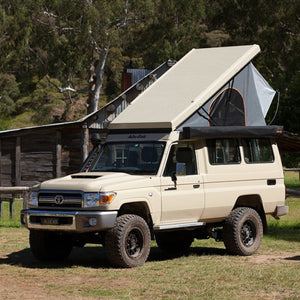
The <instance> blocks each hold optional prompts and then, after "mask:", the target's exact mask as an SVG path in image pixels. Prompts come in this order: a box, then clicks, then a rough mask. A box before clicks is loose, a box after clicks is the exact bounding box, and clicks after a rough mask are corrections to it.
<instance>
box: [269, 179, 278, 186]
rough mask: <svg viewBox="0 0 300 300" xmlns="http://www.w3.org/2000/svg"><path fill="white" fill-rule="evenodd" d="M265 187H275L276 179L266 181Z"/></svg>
mask: <svg viewBox="0 0 300 300" xmlns="http://www.w3.org/2000/svg"><path fill="white" fill-rule="evenodd" d="M267 185H276V179H268V180H267Z"/></svg>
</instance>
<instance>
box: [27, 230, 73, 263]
mask: <svg viewBox="0 0 300 300" xmlns="http://www.w3.org/2000/svg"><path fill="white" fill-rule="evenodd" d="M29 243H30V249H31V252H32V253H33V255H34V256H35V257H36V258H37V259H38V260H41V261H55V260H63V259H65V258H67V257H68V256H69V254H70V253H71V251H72V240H71V238H70V237H69V236H67V235H65V234H59V233H54V232H47V231H38V230H31V231H30V235H29Z"/></svg>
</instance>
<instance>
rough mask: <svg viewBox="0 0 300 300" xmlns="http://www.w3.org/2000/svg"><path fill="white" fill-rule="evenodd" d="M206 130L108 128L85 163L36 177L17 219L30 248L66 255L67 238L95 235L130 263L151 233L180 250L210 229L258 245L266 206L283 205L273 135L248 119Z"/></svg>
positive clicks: (278, 211) (70, 241) (146, 247)
mask: <svg viewBox="0 0 300 300" xmlns="http://www.w3.org/2000/svg"><path fill="white" fill-rule="evenodd" d="M225 129H226V128H225ZM230 130H232V129H231V128H230ZM274 130H275V131H276V130H277V128H275V129H274V127H270V128H268V129H264V131H265V133H264V135H267V136H270V135H271V131H272V132H274ZM208 131H209V135H210V136H209V137H207V138H200V137H197V136H192V137H186V136H184V134H182V136H181V137H180V135H179V132H172V133H170V134H165V133H152V134H149V133H135V134H131V133H130V134H111V135H109V136H108V139H107V142H106V143H105V144H104V145H101V146H100V145H99V146H98V147H95V149H94V151H93V152H92V155H91V156H90V158H89V159H88V161H87V164H86V166H85V171H84V172H80V173H77V174H73V175H69V176H66V177H64V178H58V179H53V180H49V181H46V182H43V183H41V184H39V185H37V186H35V187H33V188H32V191H31V192H30V196H29V200H28V204H27V205H28V208H27V209H25V210H23V211H22V213H21V220H22V223H23V225H25V226H26V227H27V228H28V229H30V247H31V250H32V252H33V254H34V256H35V257H37V258H38V259H40V260H52V259H63V258H65V257H67V256H68V255H69V254H70V252H71V249H72V247H73V246H76V245H84V244H85V243H100V244H103V245H104V247H105V249H106V252H107V256H108V258H109V260H110V261H111V263H112V264H113V265H115V266H119V267H134V266H140V265H142V264H143V263H144V262H145V261H146V260H147V257H148V255H149V251H150V242H151V239H154V238H155V239H156V242H157V244H158V246H159V247H160V248H161V249H162V250H163V251H169V252H184V251H186V250H188V248H189V247H190V245H191V244H192V242H193V240H194V239H195V238H196V239H206V238H210V237H213V238H215V239H216V240H218V241H224V244H225V247H226V248H227V249H228V251H229V252H230V253H233V254H239V255H251V254H253V253H255V252H256V251H257V249H258V248H259V246H260V243H261V240H262V237H263V232H264V231H265V230H266V227H267V223H266V214H270V215H272V216H274V217H275V218H278V217H279V216H281V215H284V214H286V213H287V206H285V205H284V202H285V187H284V180H283V171H282V166H281V160H280V156H279V152H278V149H277V146H276V143H275V142H274V141H273V140H272V139H270V138H266V137H261V136H260V137H257V136H253V134H252V133H251V132H248V129H247V128H245V127H244V128H235V137H232V134H229V133H230V132H227V134H226V133H225V134H224V133H223V134H222V135H223V136H226V135H228V136H229V137H220V136H219V135H220V134H219V133H218V132H217V133H215V132H214V131H215V130H214V128H213V127H212V128H209V130H208ZM185 132H186V130H185ZM196 134H198V133H196ZM206 134H207V133H206ZM199 135H201V133H199Z"/></svg>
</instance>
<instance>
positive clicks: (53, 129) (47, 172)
mask: <svg viewBox="0 0 300 300" xmlns="http://www.w3.org/2000/svg"><path fill="white" fill-rule="evenodd" d="M172 65H173V62H172V63H170V62H165V63H163V64H162V65H160V66H159V67H158V68H156V69H155V70H153V71H152V72H150V73H149V74H147V75H146V76H145V77H143V78H142V79H140V80H139V81H137V82H136V83H135V84H134V85H132V86H131V87H130V88H128V89H127V90H126V91H124V92H123V93H122V94H120V95H119V96H118V97H117V98H115V99H114V100H113V101H111V102H109V103H108V104H107V105H105V106H104V107H102V108H101V109H100V110H98V111H97V112H95V113H92V114H90V115H88V116H86V117H84V118H82V119H80V120H78V121H75V122H66V123H58V124H49V125H42V126H36V127H27V128H20V129H13V130H6V131H0V186H2V187H9V186H31V185H33V184H35V183H39V182H42V181H44V180H47V179H51V178H55V177H61V176H64V175H66V174H70V173H73V172H76V171H78V170H79V168H80V166H81V164H82V163H83V161H84V160H85V158H86V157H87V156H88V153H89V151H90V150H91V147H92V145H91V142H90V137H91V136H92V134H93V133H101V132H105V129H106V128H107V126H108V124H109V123H110V122H111V121H112V120H113V119H114V118H115V117H116V116H118V115H119V114H120V113H121V112H122V111H123V110H124V109H126V108H127V106H128V105H130V103H131V102H132V101H133V100H134V99H135V98H136V97H137V96H138V95H139V94H140V93H141V92H142V91H143V90H145V89H146V88H147V87H148V86H150V85H151V84H152V83H153V82H154V81H155V80H156V79H158V78H159V77H160V76H161V75H162V74H164V73H165V72H166V71H167V70H168V69H169V68H170V67H171V66H172Z"/></svg>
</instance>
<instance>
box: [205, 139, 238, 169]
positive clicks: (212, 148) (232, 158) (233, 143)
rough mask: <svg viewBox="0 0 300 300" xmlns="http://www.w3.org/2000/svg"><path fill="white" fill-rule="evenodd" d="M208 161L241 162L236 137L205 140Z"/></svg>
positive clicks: (214, 162)
mask: <svg viewBox="0 0 300 300" xmlns="http://www.w3.org/2000/svg"><path fill="white" fill-rule="evenodd" d="M206 145H207V149H208V156H209V162H210V164H212V165H223V164H236V163H240V162H241V155H240V149H239V141H238V140H237V139H211V140H207V141H206Z"/></svg>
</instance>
